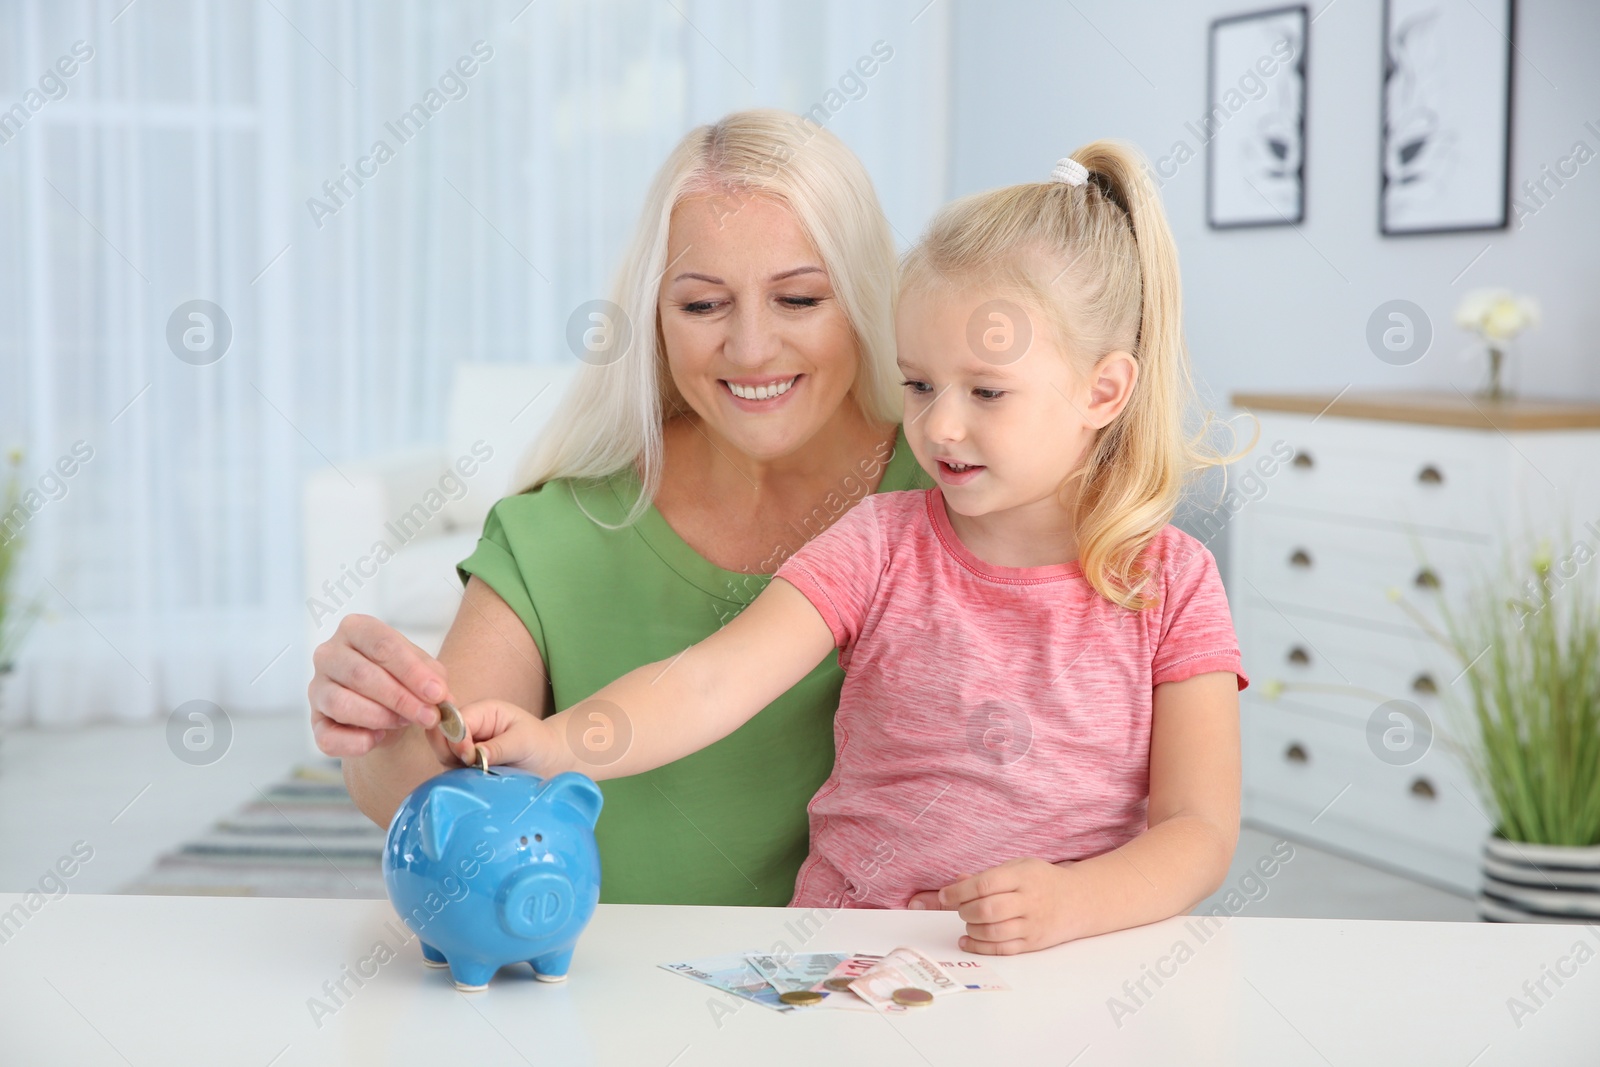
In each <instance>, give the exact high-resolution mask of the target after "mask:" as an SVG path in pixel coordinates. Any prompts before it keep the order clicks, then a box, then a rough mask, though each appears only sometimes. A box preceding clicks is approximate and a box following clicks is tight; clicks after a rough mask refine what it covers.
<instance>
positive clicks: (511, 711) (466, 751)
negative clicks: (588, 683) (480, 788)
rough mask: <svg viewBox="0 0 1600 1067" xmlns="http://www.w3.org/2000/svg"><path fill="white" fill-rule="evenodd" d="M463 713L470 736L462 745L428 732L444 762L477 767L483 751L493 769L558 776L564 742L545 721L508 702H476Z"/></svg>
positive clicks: (542, 775)
mask: <svg viewBox="0 0 1600 1067" xmlns="http://www.w3.org/2000/svg"><path fill="white" fill-rule="evenodd" d="M460 711H461V718H462V719H463V720H464V721H465V722H466V724H467V736H466V737H465V738H464V739H462V741H461V742H460V743H459V744H453V743H451V741H450V740H449V739H448V738H446V737H445V736H444V735H443V734H442V733H440V732H439V731H438V730H437V729H432V730H429V731H428V742H429V744H431V745H432V746H433V750H434V752H435V754H437V755H438V757H439V759H440V761H441V762H449V761H451V760H456V761H459V762H461V763H464V764H475V763H477V759H478V757H477V752H476V750H477V749H478V748H480V747H481V748H482V749H483V750H484V751H485V752H486V753H488V757H489V762H490V764H492V765H496V766H498V765H501V764H511V765H513V766H516V767H518V768H520V769H521V770H525V771H529V772H531V773H533V774H536V775H538V776H539V777H541V778H549V777H551V776H552V775H553V774H555V773H557V771H558V768H557V767H556V764H557V763H558V761H559V757H560V755H561V752H560V745H561V738H560V737H558V736H557V735H556V733H555V731H553V730H551V729H550V728H549V724H548V723H547V722H546V721H545V720H543V719H540V718H538V717H536V716H535V715H534V714H533V713H532V712H530V711H528V710H526V709H525V708H522V707H519V706H518V705H516V704H513V703H511V702H510V701H509V700H475V701H473V702H472V703H470V704H463V705H462V706H461V708H460Z"/></svg>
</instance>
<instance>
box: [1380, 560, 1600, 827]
mask: <svg viewBox="0 0 1600 1067" xmlns="http://www.w3.org/2000/svg"><path fill="white" fill-rule="evenodd" d="M1597 572H1600V561H1597V560H1596V554H1595V551H1594V549H1593V547H1592V546H1590V545H1589V544H1588V543H1587V542H1583V541H1579V542H1576V543H1575V546H1574V549H1573V551H1572V552H1570V553H1569V554H1568V555H1567V556H1566V557H1564V558H1563V559H1562V560H1561V561H1559V562H1557V561H1555V560H1553V559H1552V555H1551V552H1550V549H1549V547H1548V544H1541V546H1540V548H1539V550H1538V551H1537V552H1535V553H1534V554H1533V556H1532V558H1531V559H1526V560H1522V559H1517V558H1515V557H1514V556H1512V555H1510V554H1509V553H1508V555H1507V557H1506V559H1505V560H1504V562H1503V563H1502V566H1501V571H1500V573H1498V574H1495V573H1491V574H1487V575H1484V576H1482V577H1480V579H1479V581H1478V582H1477V583H1476V585H1475V587H1474V588H1473V589H1472V590H1471V592H1470V593H1469V594H1468V596H1467V598H1466V601H1465V604H1464V605H1463V606H1464V608H1465V610H1464V611H1461V612H1459V613H1458V612H1457V611H1456V610H1453V609H1452V608H1451V606H1450V604H1449V603H1448V602H1445V601H1441V611H1442V614H1443V617H1444V621H1445V630H1446V632H1445V633H1444V634H1440V633H1438V631H1437V629H1436V628H1435V627H1433V626H1432V625H1431V623H1429V622H1428V620H1427V619H1426V618H1425V617H1424V616H1422V615H1421V614H1420V613H1419V612H1417V611H1416V609H1415V608H1413V607H1411V606H1410V605H1409V604H1405V603H1404V601H1403V600H1402V601H1401V603H1402V606H1404V607H1405V608H1406V609H1407V611H1409V612H1410V613H1411V615H1412V617H1413V618H1414V619H1416V620H1418V621H1419V622H1420V623H1421V624H1422V625H1424V626H1425V627H1426V628H1427V630H1428V631H1429V633H1431V634H1432V635H1433V636H1434V638H1435V639H1436V640H1439V641H1440V642H1441V643H1443V644H1444V645H1445V646H1446V647H1447V648H1449V649H1450V650H1451V651H1452V652H1453V653H1454V655H1455V656H1456V657H1457V658H1458V659H1459V660H1460V661H1461V663H1462V664H1463V665H1464V667H1465V677H1464V679H1463V680H1464V681H1465V682H1466V684H1467V692H1466V694H1465V696H1464V697H1459V698H1456V701H1455V703H1456V705H1457V708H1458V713H1459V710H1460V709H1461V706H1462V705H1465V708H1464V711H1465V715H1464V716H1463V717H1464V718H1465V719H1466V720H1467V721H1466V724H1465V726H1464V728H1462V729H1461V730H1460V732H1461V734H1462V735H1463V736H1462V738H1461V744H1459V746H1458V748H1459V749H1460V751H1461V752H1462V754H1463V756H1464V757H1465V759H1466V762H1467V764H1468V767H1469V769H1470V770H1471V772H1472V774H1473V777H1474V779H1475V780H1476V782H1477V785H1478V788H1479V790H1480V792H1482V794H1483V795H1484V797H1485V798H1487V799H1488V800H1490V801H1491V802H1492V803H1493V805H1494V808H1495V810H1496V812H1497V814H1498V824H1497V825H1496V827H1495V833H1496V834H1497V835H1499V836H1500V837H1503V838H1505V839H1506V840H1508V841H1516V842H1522V843H1532V844H1544V845H1577V846H1583V845H1595V844H1600V592H1597V590H1596V587H1595V578H1596V574H1597Z"/></svg>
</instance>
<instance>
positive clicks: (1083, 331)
mask: <svg viewBox="0 0 1600 1067" xmlns="http://www.w3.org/2000/svg"><path fill="white" fill-rule="evenodd" d="M1072 158H1073V159H1075V160H1077V161H1078V162H1079V163H1081V164H1083V166H1084V167H1085V168H1087V169H1088V172H1089V177H1088V180H1087V181H1085V182H1083V183H1082V184H1079V185H1072V184H1068V183H1066V182H1062V181H1049V182H1033V183H1028V184H1024V185H1012V186H1008V187H1006V188H1003V189H992V190H989V191H988V192H983V193H976V194H974V195H971V196H967V197H963V198H962V199H960V200H957V201H955V202H954V203H952V204H950V205H948V206H947V207H946V208H945V209H944V210H943V211H941V212H940V213H939V215H938V217H937V218H935V219H934V221H933V224H932V226H931V227H930V229H929V231H928V233H927V235H926V236H925V237H923V239H922V241H921V242H919V243H918V244H917V246H916V247H914V248H913V249H912V250H911V251H910V252H909V253H908V254H907V256H906V258H905V261H904V263H903V264H902V267H901V283H900V284H901V295H902V298H903V296H904V295H905V294H906V293H909V292H912V291H916V290H926V289H936V288H946V289H948V288H963V287H978V288H982V289H983V290H984V291H985V292H995V293H999V294H1009V295H1014V296H1016V297H1017V298H1018V300H1019V301H1020V302H1022V303H1023V304H1024V305H1025V306H1026V307H1028V308H1029V309H1031V310H1034V311H1037V312H1038V313H1039V314H1040V315H1042V316H1043V318H1044V320H1045V324H1046V325H1047V326H1048V327H1049V328H1050V330H1051V335H1052V336H1053V337H1054V338H1055V339H1056V340H1057V341H1058V342H1059V343H1060V344H1061V346H1062V347H1063V348H1064V349H1065V350H1067V351H1069V352H1071V353H1072V354H1073V358H1074V359H1075V360H1076V361H1079V363H1080V368H1081V369H1084V370H1087V369H1088V368H1090V367H1092V366H1093V365H1095V364H1098V363H1099V361H1100V359H1101V358H1102V357H1103V356H1105V355H1106V354H1107V353H1108V352H1113V351H1117V350H1121V351H1125V352H1129V353H1131V354H1132V355H1133V357H1134V358H1135V360H1137V362H1138V367H1139V370H1138V375H1137V377H1136V379H1135V382H1134V388H1133V394H1132V396H1131V397H1130V398H1129V400H1128V402H1127V404H1126V406H1125V407H1124V408H1123V409H1122V411H1121V412H1120V413H1119V414H1118V415H1117V417H1116V418H1115V419H1113V420H1112V421H1111V422H1110V423H1109V424H1107V425H1106V426H1104V427H1102V428H1101V429H1100V430H1099V431H1098V433H1097V434H1096V436H1095V440H1094V443H1093V444H1092V445H1091V446H1090V448H1089V450H1088V452H1087V453H1086V455H1085V456H1084V459H1083V462H1082V463H1081V464H1080V465H1079V466H1078V468H1077V469H1076V470H1074V471H1073V472H1072V473H1071V475H1069V476H1068V478H1067V479H1066V481H1065V482H1064V483H1063V484H1062V486H1061V490H1060V493H1061V499H1062V503H1063V505H1067V506H1073V507H1074V508H1075V514H1074V521H1075V526H1076V533H1077V540H1078V554H1079V566H1080V567H1081V569H1082V570H1083V574H1084V577H1085V578H1086V579H1087V580H1088V581H1089V582H1090V584H1091V585H1093V586H1094V588H1095V590H1096V591H1097V592H1099V593H1100V594H1101V595H1102V596H1104V597H1106V598H1107V599H1109V600H1112V601H1114V602H1115V603H1117V604H1120V605H1122V606H1123V607H1125V608H1130V609H1134V610H1138V609H1142V608H1144V607H1147V606H1149V605H1150V604H1152V603H1154V602H1155V597H1153V596H1150V595H1148V594H1147V593H1146V592H1145V591H1144V589H1145V586H1146V585H1147V583H1148V582H1149V581H1150V579H1151V577H1152V573H1151V572H1150V570H1149V569H1148V568H1147V567H1146V566H1145V565H1144V564H1143V563H1142V562H1141V559H1140V557H1141V556H1142V555H1143V553H1144V550H1145V548H1146V547H1147V546H1148V545H1149V544H1150V542H1151V541H1152V540H1154V538H1155V536H1156V534H1157V533H1159V532H1160V531H1161V529H1162V527H1164V526H1165V525H1167V523H1168V522H1170V521H1171V520H1172V516H1173V514H1174V513H1175V512H1176V510H1177V507H1178V504H1179V502H1180V500H1181V498H1182V495H1183V488H1184V483H1185V481H1186V480H1187V478H1188V477H1189V475H1190V474H1191V473H1193V472H1195V471H1198V470H1202V469H1204V468H1208V467H1214V466H1221V465H1224V464H1227V463H1231V462H1232V461H1233V460H1235V459H1237V458H1239V456H1240V455H1243V454H1244V451H1248V448H1246V449H1245V450H1244V451H1241V452H1238V453H1234V454H1232V455H1228V454H1224V453H1222V452H1219V451H1217V450H1216V449H1214V448H1213V447H1212V446H1211V445H1210V444H1209V438H1210V430H1211V427H1212V424H1213V422H1214V421H1215V420H1214V419H1213V417H1212V416H1211V414H1210V413H1209V412H1207V413H1206V414H1205V417H1204V419H1203V424H1202V425H1201V426H1200V428H1199V430H1198V432H1197V433H1196V434H1194V435H1193V436H1189V435H1188V433H1187V431H1186V428H1185V420H1186V417H1188V415H1189V413H1190V411H1191V407H1192V405H1193V404H1194V401H1195V399H1196V395H1195V389H1194V382H1193V379H1192V378H1191V376H1190V371H1189V359H1188V355H1187V354H1186V353H1185V351H1184V345H1183V328H1182V317H1183V308H1182V302H1181V300H1180V294H1179V280H1178V252H1177V247H1176V245H1175V244H1174V243H1173V240H1172V232H1171V230H1169V229H1168V228H1167V220H1166V216H1165V214H1164V213H1163V212H1162V209H1161V200H1160V197H1159V195H1158V194H1157V192H1156V189H1155V186H1154V184H1153V183H1152V182H1151V181H1150V178H1149V176H1148V174H1147V173H1146V169H1145V166H1144V160H1143V157H1142V156H1141V155H1140V153H1139V151H1138V150H1137V149H1136V148H1134V147H1133V146H1131V145H1126V144H1122V143H1120V142H1116V141H1094V142H1092V143H1090V144H1087V145H1085V146H1084V147H1082V148H1080V149H1078V150H1077V151H1076V152H1074V153H1072ZM1257 433H1258V434H1259V429H1258V431H1257ZM1251 444H1252V445H1254V441H1252V442H1251ZM1073 482H1078V483H1079V489H1078V492H1077V495H1076V502H1075V504H1074V502H1073V500H1072V499H1071V496H1070V488H1071V486H1072V483H1073Z"/></svg>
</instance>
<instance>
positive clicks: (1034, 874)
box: [913, 671, 1240, 955]
mask: <svg viewBox="0 0 1600 1067" xmlns="http://www.w3.org/2000/svg"><path fill="white" fill-rule="evenodd" d="M1239 763H1240V758H1239V693H1238V681H1237V678H1236V676H1235V675H1234V673H1233V672H1232V671H1210V672H1207V673H1205V674H1199V675H1196V676H1194V677H1193V678H1186V679H1184V680H1183V681H1181V682H1163V683H1162V684H1160V685H1158V686H1156V687H1155V695H1154V707H1153V710H1152V718H1151V724H1150V803H1149V807H1148V811H1147V822H1148V824H1149V827H1148V829H1146V830H1145V832H1144V833H1142V834H1140V835H1139V836H1138V837H1136V838H1134V839H1133V840H1132V841H1129V842H1128V843H1127V844H1125V845H1123V846H1122V847H1121V848H1116V849H1112V850H1111V851H1110V852H1105V853H1102V854H1101V855H1098V856H1093V857H1091V858H1089V859H1086V860H1079V861H1077V862H1064V863H1060V864H1051V863H1048V862H1046V861H1045V860H1042V859H1037V858H1025V859H1015V860H1010V861H1008V862H1006V863H1003V864H1001V865H1000V866H998V867H991V868H990V869H989V870H987V871H981V872H979V873H977V874H973V875H969V876H968V877H966V878H962V879H960V880H959V881H956V882H953V883H951V884H950V885H947V886H945V887H944V888H943V889H941V890H939V891H938V894H937V896H936V897H935V896H934V895H933V894H929V893H919V894H918V895H917V896H918V899H917V900H916V902H915V904H914V905H913V906H921V907H939V908H946V909H955V910H958V911H959V912H960V913H961V918H962V919H964V920H966V923H967V936H965V937H963V938H962V939H961V947H962V948H963V949H965V950H966V951H968V952H979V953H988V954H995V955H1009V954H1011V953H1014V952H1029V951H1032V950H1034V949H1040V948H1047V947H1049V946H1051V945H1057V944H1060V943H1061V942H1063V941H1072V940H1075V939H1076V938H1080V937H1091V936H1093V935H1095V934H1103V933H1107V932H1109V931H1112V930H1123V929H1127V928H1128V927H1130V926H1143V925H1144V924H1146V923H1152V922H1158V921H1160V920H1162V919H1167V918H1171V917H1172V916H1174V915H1179V914H1182V913H1185V912H1187V911H1189V909H1190V908H1192V907H1194V906H1195V905H1196V904H1198V903H1199V902H1200V901H1202V900H1204V899H1205V898H1206V897H1207V896H1209V895H1210V894H1212V893H1214V892H1216V890H1217V889H1218V888H1219V887H1220V886H1221V885H1222V882H1223V879H1225V878H1226V877H1227V876H1228V867H1229V865H1230V864H1231V862H1232V860H1233V851H1234V847H1235V846H1236V845H1237V844H1238V840H1239V779H1240V769H1239ZM935 901H936V902H935Z"/></svg>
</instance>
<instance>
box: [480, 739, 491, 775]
mask: <svg viewBox="0 0 1600 1067" xmlns="http://www.w3.org/2000/svg"><path fill="white" fill-rule="evenodd" d="M477 749H478V752H477V755H478V770H480V771H482V772H484V773H485V774H488V773H489V750H488V749H486V748H484V747H483V746H482V745H478V746H477Z"/></svg>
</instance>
